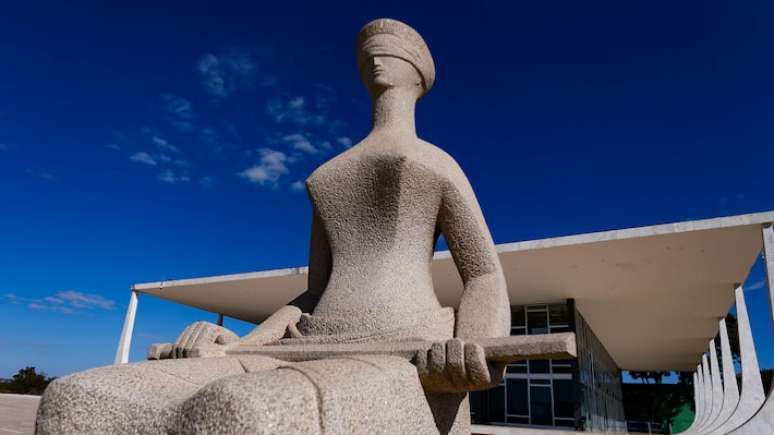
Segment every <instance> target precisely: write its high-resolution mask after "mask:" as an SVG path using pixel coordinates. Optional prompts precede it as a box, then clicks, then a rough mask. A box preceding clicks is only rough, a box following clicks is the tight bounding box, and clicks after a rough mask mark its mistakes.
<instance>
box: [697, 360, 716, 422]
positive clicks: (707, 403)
mask: <svg viewBox="0 0 774 435" xmlns="http://www.w3.org/2000/svg"><path fill="white" fill-rule="evenodd" d="M701 376H702V382H703V385H704V386H703V388H704V418H703V419H702V422H701V426H699V428H698V432H699V433H704V430H705V429H706V427H707V426H709V423H710V422H711V421H712V419H713V418H714V416H715V410H714V409H712V404H713V403H714V402H715V401H714V399H713V398H712V377H711V375H710V369H709V359H708V358H707V354H706V353H705V354H704V355H702V356H701Z"/></svg>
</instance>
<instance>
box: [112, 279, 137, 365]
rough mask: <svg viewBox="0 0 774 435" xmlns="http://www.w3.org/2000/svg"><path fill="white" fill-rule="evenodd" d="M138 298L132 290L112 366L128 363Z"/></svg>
mask: <svg viewBox="0 0 774 435" xmlns="http://www.w3.org/2000/svg"><path fill="white" fill-rule="evenodd" d="M138 296H139V294H138V293H137V292H136V291H134V290H132V294H131V296H129V306H128V307H127V308H126V317H125V318H124V327H123V329H122V330H121V339H120V340H119V341H118V350H116V359H115V360H114V361H113V363H114V364H126V363H128V362H129V350H130V349H131V347H132V331H133V330H134V317H135V314H137V298H138Z"/></svg>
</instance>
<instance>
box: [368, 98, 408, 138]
mask: <svg viewBox="0 0 774 435" xmlns="http://www.w3.org/2000/svg"><path fill="white" fill-rule="evenodd" d="M416 102H417V97H416V95H415V94H413V93H412V92H411V91H407V90H405V89H401V88H390V89H387V90H385V91H384V92H382V93H381V94H379V95H377V96H376V97H375V98H374V99H373V108H374V112H373V121H374V126H373V129H372V130H371V133H372V134H374V133H388V134H410V135H412V136H416V135H417V130H416V125H415V123H414V107H415V106H416Z"/></svg>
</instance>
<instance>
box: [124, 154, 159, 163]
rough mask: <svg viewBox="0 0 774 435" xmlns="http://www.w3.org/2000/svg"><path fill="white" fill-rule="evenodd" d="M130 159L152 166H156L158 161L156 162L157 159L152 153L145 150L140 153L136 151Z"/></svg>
mask: <svg viewBox="0 0 774 435" xmlns="http://www.w3.org/2000/svg"><path fill="white" fill-rule="evenodd" d="M129 160H131V161H133V162H138V163H144V164H146V165H150V166H156V165H158V163H157V162H156V159H154V158H153V156H151V155H150V154H148V153H146V152H145V151H140V152H138V153H134V154H132V155H131V156H130V157H129Z"/></svg>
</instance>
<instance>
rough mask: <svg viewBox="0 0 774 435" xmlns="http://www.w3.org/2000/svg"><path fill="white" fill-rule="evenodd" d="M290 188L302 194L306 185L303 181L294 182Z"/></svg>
mask: <svg viewBox="0 0 774 435" xmlns="http://www.w3.org/2000/svg"><path fill="white" fill-rule="evenodd" d="M290 188H291V189H292V190H294V191H296V192H301V191H303V190H304V189H306V183H304V182H303V181H301V180H297V181H294V182H292V183H290Z"/></svg>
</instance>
